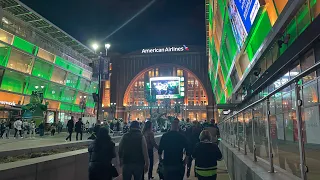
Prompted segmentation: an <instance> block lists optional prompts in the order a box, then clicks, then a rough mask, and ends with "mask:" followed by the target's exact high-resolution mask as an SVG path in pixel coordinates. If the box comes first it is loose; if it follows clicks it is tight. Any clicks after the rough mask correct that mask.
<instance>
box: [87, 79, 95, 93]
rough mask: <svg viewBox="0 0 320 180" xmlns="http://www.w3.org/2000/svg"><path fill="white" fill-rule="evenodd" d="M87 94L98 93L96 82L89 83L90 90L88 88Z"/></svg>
mask: <svg viewBox="0 0 320 180" xmlns="http://www.w3.org/2000/svg"><path fill="white" fill-rule="evenodd" d="M87 92H88V93H90V94H91V93H98V83H97V82H91V85H90V88H88V91H87Z"/></svg>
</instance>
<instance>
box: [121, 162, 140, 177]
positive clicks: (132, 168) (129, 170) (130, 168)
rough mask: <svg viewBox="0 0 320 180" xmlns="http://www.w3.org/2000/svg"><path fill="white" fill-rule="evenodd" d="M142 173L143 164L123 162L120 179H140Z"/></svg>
mask: <svg viewBox="0 0 320 180" xmlns="http://www.w3.org/2000/svg"><path fill="white" fill-rule="evenodd" d="M143 173H144V165H143V164H124V165H123V167H122V180H131V178H132V176H133V179H134V180H141V178H142V177H143Z"/></svg>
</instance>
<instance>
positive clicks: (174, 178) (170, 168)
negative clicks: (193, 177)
mask: <svg viewBox="0 0 320 180" xmlns="http://www.w3.org/2000/svg"><path fill="white" fill-rule="evenodd" d="M184 172H185V166H183V165H182V164H179V165H164V179H165V180H183V177H184Z"/></svg>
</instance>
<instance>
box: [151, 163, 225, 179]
mask: <svg viewBox="0 0 320 180" xmlns="http://www.w3.org/2000/svg"><path fill="white" fill-rule="evenodd" d="M217 167H218V170H217V173H218V178H217V180H230V177H229V174H228V171H227V169H226V166H225V163H224V161H219V162H218V166H217ZM157 168H158V163H156V164H155V167H154V169H153V176H154V180H160V178H159V175H158V173H157ZM193 169H194V161H193V165H192V168H191V174H190V177H189V178H187V177H186V176H185V177H184V180H197V179H198V178H196V177H195V176H194V170H193ZM147 177H148V175H147V174H145V179H147Z"/></svg>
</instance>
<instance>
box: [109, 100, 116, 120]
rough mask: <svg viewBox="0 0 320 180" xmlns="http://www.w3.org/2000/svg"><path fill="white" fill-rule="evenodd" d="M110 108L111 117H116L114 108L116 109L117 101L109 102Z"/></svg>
mask: <svg viewBox="0 0 320 180" xmlns="http://www.w3.org/2000/svg"><path fill="white" fill-rule="evenodd" d="M110 110H111V114H112V115H113V119H115V118H116V116H115V114H116V110H117V103H110Z"/></svg>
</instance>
